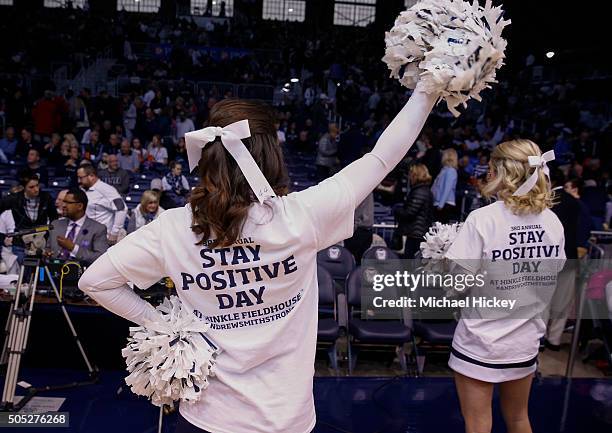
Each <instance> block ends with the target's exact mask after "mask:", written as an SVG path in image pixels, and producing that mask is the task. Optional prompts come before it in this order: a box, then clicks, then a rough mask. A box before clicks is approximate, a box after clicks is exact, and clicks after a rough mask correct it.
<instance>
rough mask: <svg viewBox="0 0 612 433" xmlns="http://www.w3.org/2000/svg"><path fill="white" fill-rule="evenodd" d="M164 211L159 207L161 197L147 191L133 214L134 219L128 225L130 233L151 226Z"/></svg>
mask: <svg viewBox="0 0 612 433" xmlns="http://www.w3.org/2000/svg"><path fill="white" fill-rule="evenodd" d="M163 211H164V208H162V207H161V206H160V205H159V195H158V194H157V193H156V192H155V191H151V190H146V191H145V192H144V193H143V194H142V198H141V199H140V203H139V204H138V206H136V208H135V209H134V212H133V213H132V218H130V222H129V223H128V230H127V231H128V233H132V232H133V231H135V230H138V229H139V228H140V227H143V226H145V225H147V224H149V223H150V222H151V221H153V220H154V219H156V218H157V217H158V216H159V214H161V213H162V212H163Z"/></svg>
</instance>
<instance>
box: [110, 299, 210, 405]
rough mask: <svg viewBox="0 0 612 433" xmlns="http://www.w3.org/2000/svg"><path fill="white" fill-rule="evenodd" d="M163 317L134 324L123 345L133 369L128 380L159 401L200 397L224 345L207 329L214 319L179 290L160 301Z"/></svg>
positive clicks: (134, 386) (147, 395) (133, 387)
mask: <svg viewBox="0 0 612 433" xmlns="http://www.w3.org/2000/svg"><path fill="white" fill-rule="evenodd" d="M157 310H158V311H159V312H160V313H161V314H159V320H158V321H155V322H153V321H147V322H146V323H145V326H144V327H143V326H139V327H134V328H130V337H129V338H128V344H127V346H126V347H125V348H124V349H123V350H122V351H121V353H122V355H123V357H124V358H125V360H126V364H127V369H128V371H129V372H130V374H129V375H128V376H127V377H126V378H125V382H126V383H127V384H128V385H129V386H130V388H131V389H132V392H134V394H138V395H142V396H145V397H147V398H149V399H151V402H152V403H153V404H154V405H156V406H161V405H162V404H172V402H173V401H176V400H181V401H185V402H193V401H198V400H199V399H200V397H201V396H202V392H203V391H204V390H205V389H206V387H207V386H208V376H214V367H215V356H216V355H217V354H218V353H219V352H220V349H219V348H218V346H217V345H216V344H215V343H214V342H213V341H212V340H211V339H210V338H209V337H208V336H207V335H206V332H207V331H208V329H209V328H210V325H209V324H208V323H205V322H203V321H201V320H199V319H198V318H197V317H196V316H194V314H193V312H191V311H188V310H187V309H186V308H183V307H182V304H181V301H180V300H179V299H178V297H176V296H172V297H171V298H169V299H166V300H165V301H164V302H163V304H161V305H159V306H158V307H157Z"/></svg>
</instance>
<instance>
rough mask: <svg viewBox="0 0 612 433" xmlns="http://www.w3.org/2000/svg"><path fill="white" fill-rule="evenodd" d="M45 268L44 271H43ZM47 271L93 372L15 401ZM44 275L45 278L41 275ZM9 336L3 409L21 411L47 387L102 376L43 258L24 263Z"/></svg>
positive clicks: (5, 349) (27, 259)
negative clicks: (40, 285)
mask: <svg viewBox="0 0 612 433" xmlns="http://www.w3.org/2000/svg"><path fill="white" fill-rule="evenodd" d="M43 272H44V274H43ZM44 275H46V276H47V278H49V282H50V284H51V287H52V288H53V292H54V293H55V297H56V298H57V301H58V303H59V306H60V308H61V309H62V312H63V314H64V318H65V319H66V322H67V323H68V327H69V328H70V332H71V333H72V337H73V338H74V340H75V342H76V344H77V346H78V348H79V351H80V352H81V356H82V357H83V360H84V361H85V364H86V365H87V370H88V372H89V380H87V381H82V382H72V383H69V384H65V385H57V386H45V387H41V388H34V387H31V388H28V392H27V394H26V395H25V396H24V397H23V398H22V399H21V400H20V401H19V402H18V403H15V389H16V387H17V379H18V375H19V367H20V364H21V356H22V355H23V353H24V352H25V349H26V346H27V342H28V334H29V331H30V323H31V321H32V310H33V308H34V298H35V296H36V285H37V282H38V279H39V276H40V277H43V276H44ZM24 279H25V280H26V281H27V292H25V293H24V290H23V287H22V285H23V282H24ZM41 279H42V278H41ZM5 334H6V338H5V340H4V347H3V349H2V357H1V358H0V364H1V365H6V366H7V367H6V377H5V382H4V390H3V392H2V403H0V410H3V411H15V412H17V411H19V410H20V409H21V408H22V407H23V406H24V405H25V404H26V403H27V402H28V401H30V400H31V399H32V397H34V396H35V395H36V394H38V393H39V392H43V391H52V390H58V389H66V388H72V387H75V386H83V385H90V384H93V383H95V382H97V380H98V369H97V367H95V366H92V364H91V363H90V362H89V359H88V358H87V354H86V353H85V350H84V349H83V346H82V345H81V341H80V340H79V336H78V335H77V333H76V330H75V329H74V325H73V324H72V321H71V320H70V316H68V311H66V306H65V305H64V302H63V301H62V299H61V297H60V294H59V292H58V290H57V287H56V285H55V282H54V281H53V277H52V276H51V272H50V271H49V268H48V267H47V265H46V264H45V262H44V261H43V259H42V258H40V257H33V256H26V257H25V258H24V261H23V266H22V267H21V270H20V272H19V280H18V281H17V289H16V290H15V299H14V301H13V303H12V305H11V307H10V311H9V314H8V319H7V322H6V326H5Z"/></svg>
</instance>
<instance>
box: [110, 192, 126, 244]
mask: <svg viewBox="0 0 612 433" xmlns="http://www.w3.org/2000/svg"><path fill="white" fill-rule="evenodd" d="M108 191H109V192H108V199H109V201H110V202H111V206H112V210H113V211H114V213H115V217H114V219H113V227H112V228H111V232H110V234H112V235H116V234H117V233H119V231H120V230H121V229H122V228H123V225H124V223H125V218H126V217H127V206H126V205H125V202H124V201H123V198H121V196H120V195H119V193H118V192H117V190H116V189H115V188H114V187H110V188H109V189H108Z"/></svg>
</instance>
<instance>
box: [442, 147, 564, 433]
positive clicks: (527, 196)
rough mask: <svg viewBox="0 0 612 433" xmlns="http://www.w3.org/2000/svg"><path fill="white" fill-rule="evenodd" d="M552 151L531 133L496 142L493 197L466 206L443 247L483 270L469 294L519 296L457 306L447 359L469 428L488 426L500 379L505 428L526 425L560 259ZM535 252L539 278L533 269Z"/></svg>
mask: <svg viewBox="0 0 612 433" xmlns="http://www.w3.org/2000/svg"><path fill="white" fill-rule="evenodd" d="M552 159H554V155H553V154H552V151H551V152H547V153H546V154H544V155H542V153H541V151H540V149H539V147H538V146H537V145H536V144H535V143H533V142H531V141H529V140H514V141H509V142H505V143H501V144H500V145H498V146H497V147H496V148H495V149H494V150H493V153H492V154H491V160H490V163H489V173H488V183H487V185H486V187H485V188H484V189H483V193H484V194H485V196H487V197H491V196H493V195H495V196H497V199H498V200H497V201H496V202H494V203H492V204H490V205H488V206H484V207H482V208H480V209H477V210H474V211H473V212H472V213H470V214H469V216H468V217H467V219H466V221H465V222H464V223H463V226H462V227H461V230H460V232H459V233H458V235H457V238H456V239H455V241H454V242H453V244H452V245H451V247H450V249H449V250H448V252H447V253H446V257H447V258H448V259H450V260H452V261H453V262H454V263H456V264H458V265H459V266H460V267H459V268H457V269H459V270H465V271H466V272H467V273H470V274H475V276H478V275H486V282H485V284H483V285H480V286H478V285H474V286H472V287H471V288H470V292H469V293H468V295H471V298H472V299H476V298H477V297H479V296H485V297H487V298H491V297H493V296H502V298H503V299H504V300H515V302H516V304H517V305H516V306H515V307H511V308H505V309H504V308H484V307H483V308H477V307H476V305H474V306H472V307H470V306H467V307H465V308H463V309H462V312H461V313H462V316H461V320H459V323H458V325H457V328H456V330H455V335H454V337H453V343H452V350H451V357H450V360H449V366H450V367H451V368H452V369H453V370H454V371H455V384H456V386H457V392H458V394H459V401H460V403H461V412H462V414H463V418H464V421H465V429H466V431H467V432H485V433H486V432H490V431H491V427H492V414H491V400H492V397H493V388H494V385H495V384H496V383H497V384H499V391H500V403H501V410H502V413H503V416H504V420H505V422H506V427H507V431H509V432H512V433H531V426H530V423H529V417H528V411H527V408H528V401H529V392H530V389H531V381H532V379H533V374H534V372H535V371H536V367H537V356H538V351H539V347H540V339H541V338H542V337H543V336H544V334H545V332H546V321H545V319H544V318H543V312H544V310H545V309H546V308H547V307H548V305H550V298H551V297H552V293H554V289H555V287H556V282H555V281H556V280H555V279H556V276H557V273H558V272H559V271H560V270H561V269H562V267H563V264H564V261H565V252H564V240H565V238H564V234H563V226H562V225H561V223H560V221H559V219H558V218H557V216H556V215H555V214H554V213H553V212H552V211H551V210H550V208H551V207H552V192H551V187H550V182H549V180H548V179H547V176H546V174H545V171H546V170H545V169H544V168H545V166H546V162H548V161H550V160H552ZM534 260H537V263H538V265H537V272H538V274H537V276H538V277H539V278H541V279H538V280H534V279H533V278H532V277H533V275H534V274H532V273H530V272H534V270H533V268H532V266H531V263H533V261H534ZM517 265H518V267H517ZM510 277H511V278H510ZM553 277H554V278H555V279H553ZM543 281H551V282H552V283H541V282H543Z"/></svg>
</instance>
